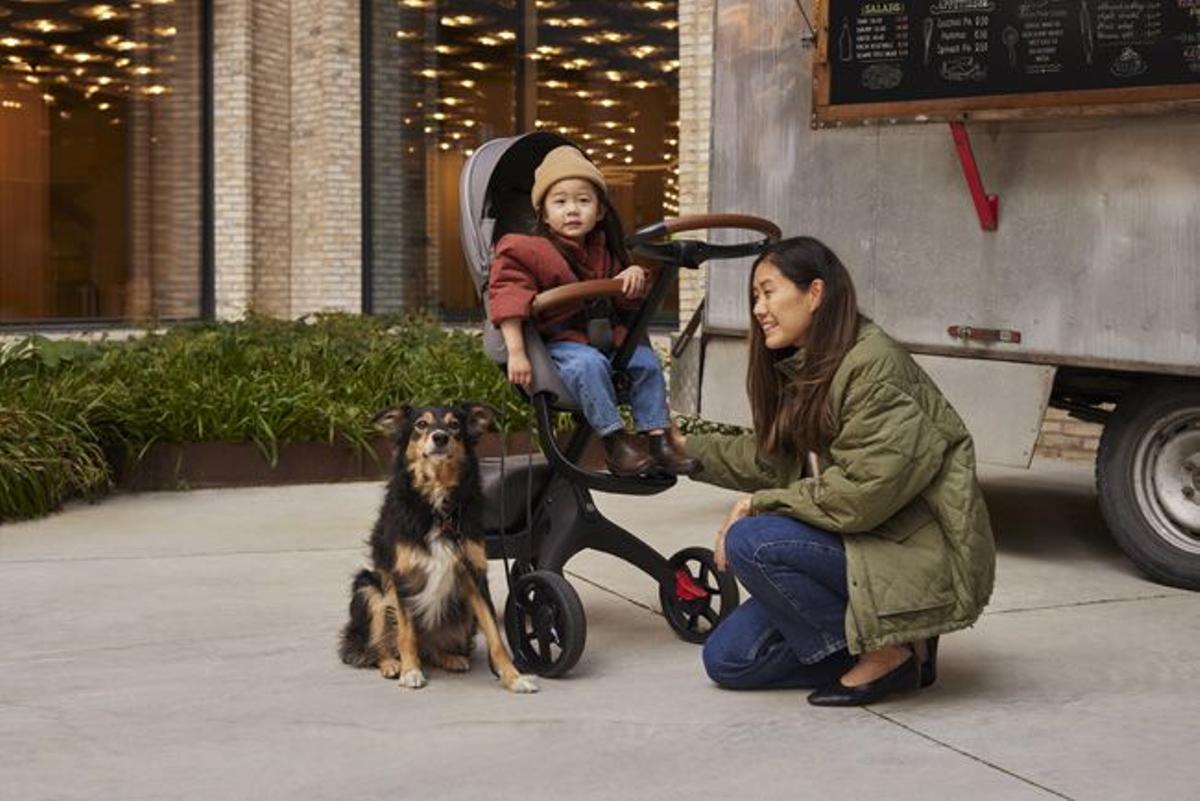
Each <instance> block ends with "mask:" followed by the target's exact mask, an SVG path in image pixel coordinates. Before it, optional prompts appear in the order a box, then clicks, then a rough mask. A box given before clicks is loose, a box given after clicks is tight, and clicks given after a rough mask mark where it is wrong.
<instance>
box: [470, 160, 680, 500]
mask: <svg viewBox="0 0 1200 801" xmlns="http://www.w3.org/2000/svg"><path fill="white" fill-rule="evenodd" d="M607 191H608V188H607V186H606V185H605V183H604V177H603V176H602V175H601V174H600V170H599V169H597V168H596V166H595V165H594V164H592V162H590V161H588V159H587V158H586V157H585V156H584V155H583V153H581V152H580V151H579V150H578V149H577V148H575V147H572V146H570V145H563V146H561V147H557V148H555V149H554V150H551V151H550V152H549V153H548V154H546V157H545V159H543V161H542V163H541V165H540V166H539V167H538V168H537V171H536V172H535V173H534V184H533V192H532V195H531V199H532V201H533V207H534V209H535V210H536V211H537V218H538V227H537V231H538V233H537V234H535V235H525V234H507V235H505V236H504V237H503V238H501V240H500V241H499V242H498V243H497V244H496V254H495V257H494V258H493V259H492V265H491V279H490V281H489V289H488V299H489V301H490V310H491V318H492V322H493V323H495V324H496V325H498V326H499V327H500V331H501V332H502V333H503V335H504V344H505V345H506V346H507V348H508V380H509V381H511V382H512V383H514V384H520V385H522V386H529V384H530V381H531V380H532V368H531V366H530V363H529V358H528V356H527V355H526V354H525V343H524V340H523V339H522V337H521V327H522V324H523V322H524V321H525V320H527V319H529V317H530V304H531V302H532V301H533V298H534V296H535V295H537V294H538V293H540V292H543V291H545V290H547V289H551V288H553V287H556V286H561V285H563V284H567V283H571V282H574V281H587V280H592V279H597V278H617V279H619V280H620V281H621V284H622V287H621V288H622V292H623V296H622V297H620V298H617V299H616V302H615V304H614V305H615V306H616V307H617V308H618V309H619V310H622V311H628V310H630V309H634V308H636V307H637V305H638V304H637V302H636V300H637V299H638V298H640V297H642V296H643V295H644V294H645V292H646V289H647V275H646V271H645V270H644V269H643V268H641V267H638V266H637V265H631V264H630V263H629V254H628V253H627V252H626V250H625V244H624V242H625V237H624V235H623V234H622V232H621V222H620V220H619V219H618V218H617V215H616V213H615V211H614V210H613V208H612V204H611V203H609V201H608V198H607V196H606V193H607ZM534 322H535V325H536V326H537V330H538V333H540V334H541V335H542V337H543V338H544V339H545V340H547V343H548V344H547V346H546V349H547V351H548V352H549V354H550V358H551V359H553V360H554V363H555V365H557V367H558V371H559V374H560V376H561V378H562V381H563V384H564V385H565V386H566V387H567V389H569V390H570V391H571V393H572V394H573V395H574V396H575V398H576V400H578V401H579V405H580V406H581V407H582V408H583V413H584V416H586V417H587V420H588V423H590V424H591V426H592V428H593V429H594V430H595V431H596V433H597V434H599V435H600V437H601V438H602V440H603V442H604V451H605V454H606V455H607V461H608V469H609V470H610V471H612V473H613V474H615V475H620V476H636V475H639V474H642V473H645V472H646V471H647V470H648V469H649V468H650V467H651V466H652V465H653V464H657V465H658V466H659V467H660V468H662V469H664V470H666V471H667V472H670V473H673V474H676V475H688V474H691V473H693V472H694V471H695V470H696V468H697V466H698V462H697V461H696V460H695V459H691V458H688V457H687V456H686V455H685V454H684V453H683V452H682V451H681V450H680V449H679V448H678V447H677V446H676V443H675V441H674V438H673V437H671V436H668V434H667V432H668V429H670V427H671V420H670V413H669V411H668V409H667V391H666V385H665V382H664V381H663V374H662V366H661V365H660V364H659V363H658V357H657V356H656V355H655V354H654V351H653V350H652V349H651V348H650V347H649V346H648V345H645V344H640V345H638V346H637V349H636V350H635V351H634V353H633V357H632V358H631V359H630V360H629V365H628V367H626V372H627V373H628V374H629V378H630V380H631V385H632V386H631V389H630V407H631V408H632V411H633V419H634V422H635V423H636V425H637V429H638V431H639V432H645V433H648V434H649V435H650V454H649V455H646V454H645V453H644V452H643V451H642V450H641V449H640V448H639V447H638V446H637V440H636V438H635V437H633V436H631V435H629V434H627V433H626V432H625V429H624V425H623V423H622V421H621V415H620V413H619V412H618V410H617V393H616V390H615V389H614V388H613V381H612V364H611V362H610V360H609V356H607V355H605V354H604V353H602V352H601V351H599V350H597V349H596V348H594V347H592V346H591V345H589V344H588V337H587V333H586V331H587V314H586V313H585V311H584V310H583V305H582V304H580V306H579V307H577V308H574V309H570V308H568V309H564V310H562V311H560V312H554V313H552V314H548V315H545V316H544V317H543V318H541V319H538V320H535V321H534ZM611 322H612V343H613V349H614V352H615V350H616V348H619V347H620V345H621V342H622V341H623V340H624V338H625V336H626V335H627V334H628V331H627V329H626V328H625V326H623V325H621V324H620V323H619V320H618V319H617V318H611ZM672 433H673V432H672Z"/></svg>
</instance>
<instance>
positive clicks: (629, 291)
mask: <svg viewBox="0 0 1200 801" xmlns="http://www.w3.org/2000/svg"><path fill="white" fill-rule="evenodd" d="M617 280H618V281H620V282H621V292H622V293H623V294H624V295H625V297H627V298H629V299H630V300H633V299H634V298H640V297H641V296H642V295H644V294H646V270H645V268H643V267H639V266H637V265H636V264H631V265H629V266H628V267H626V268H625V269H624V270H622V271H621V272H619V273H617Z"/></svg>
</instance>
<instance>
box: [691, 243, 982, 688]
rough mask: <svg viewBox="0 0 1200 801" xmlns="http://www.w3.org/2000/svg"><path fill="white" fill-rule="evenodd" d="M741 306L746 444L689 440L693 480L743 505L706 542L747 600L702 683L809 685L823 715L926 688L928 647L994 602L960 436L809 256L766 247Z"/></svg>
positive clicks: (834, 265)
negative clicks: (745, 328)
mask: <svg viewBox="0 0 1200 801" xmlns="http://www.w3.org/2000/svg"><path fill="white" fill-rule="evenodd" d="M750 295H751V304H752V306H753V315H754V321H755V324H753V325H751V333H750V369H749V374H748V379H747V386H748V391H749V394H750V404H751V408H752V411H753V419H754V433H752V434H745V435H736V436H728V435H693V436H690V437H688V438H687V440H686V448H687V452H688V454H689V455H691V456H694V457H696V458H697V459H699V460H700V462H701V464H702V465H703V469H702V471H701V472H700V474H699V476H698V478H699V479H700V480H702V481H708V482H710V483H713V484H717V485H719V486H723V487H728V488H731V489H738V490H742V491H746V492H752V493H753V494H752V495H749V496H748V497H746V498H743V499H742V500H740V501H738V502H737V504H735V506H734V508H733V510H732V511H731V512H730V514H729V517H728V518H727V520H726V521H725V525H724V526H723V527H722V529H721V531H720V533H719V534H718V535H717V542H716V553H717V564H718V566H720V567H722V569H724V568H725V565H729V567H731V568H732V570H733V572H734V574H735V575H736V576H737V578H738V579H739V580H740V581H741V582H742V584H743V585H744V586H745V587H746V588H747V589H748V590H749V591H750V595H751V598H749V599H748V600H747V601H746V602H745V603H744V604H742V605H741V606H740V607H738V608H737V609H736V610H735V611H734V612H733V614H732V615H731V616H730V617H729V618H728V619H726V620H725V621H724V622H722V623H721V625H720V627H718V628H717V630H716V631H715V632H713V634H712V636H710V637H709V639H708V642H707V643H706V645H705V648H704V665H705V669H706V670H707V672H708V674H709V676H710V677H711V678H712V679H713V680H714V681H716V682H717V683H718V684H721V685H722V686H725V687H730V688H737V689H750V688H759V687H815V688H817V689H816V690H815V691H814V692H813V693H812V694H811V695H809V697H808V700H809V702H810V703H813V704H817V705H823V706H857V705H862V704H869V703H874V702H876V701H878V700H880V699H881V698H883V697H885V696H887V695H888V694H890V693H892V692H896V691H904V690H910V689H915V688H917V687H927V686H929V685H930V684H932V683H933V682H934V680H935V679H936V675H937V673H936V670H937V664H936V659H937V642H938V639H937V637H938V635H939V634H942V633H944V632H949V631H953V630H955V629H960V628H964V627H966V626H969V625H971V624H972V623H974V622H975V620H976V619H977V618H978V617H979V613H980V612H981V611H982V609H983V607H984V606H985V605H986V604H987V601H988V598H989V596H990V595H991V591H992V578H993V573H994V568H995V550H994V546H993V543H992V533H991V527H990V524H989V522H988V514H987V508H986V507H985V506H984V502H983V497H982V495H981V494H980V490H979V485H978V483H977V482H976V479H975V454H974V446H973V445H972V442H971V437H970V435H969V434H968V433H967V430H966V428H965V427H964V426H963V423H962V421H961V420H960V419H959V417H958V415H957V414H956V413H955V411H954V409H952V408H951V407H950V404H949V403H947V401H946V399H945V398H943V397H942V395H941V393H940V392H939V391H938V389H937V387H936V386H935V385H934V383H933V381H931V380H930V379H929V377H928V376H927V375H926V374H925V373H924V372H923V371H922V370H921V368H920V367H918V366H917V364H916V363H915V362H914V361H913V360H912V358H911V357H910V356H909V355H908V353H906V352H905V351H904V350H903V349H902V348H901V347H900V346H899V345H897V344H896V343H895V342H893V341H892V340H891V339H890V338H889V337H888V336H887V334H885V333H884V332H883V331H882V330H880V328H879V327H878V326H876V325H875V324H873V323H872V322H871V321H870V320H868V319H867V318H865V317H864V316H863V315H861V314H860V313H859V311H858V304H857V300H856V298H855V292H854V285H853V283H852V282H851V280H850V275H849V273H848V272H847V271H846V268H845V267H844V266H843V265H842V263H841V262H840V261H839V260H838V258H837V256H835V255H834V254H833V252H832V251H830V250H829V249H828V248H827V247H825V246H824V245H823V244H821V243H820V242H818V241H816V240H815V239H811V238H808V237H797V238H794V239H788V240H784V241H782V242H779V243H778V244H777V245H775V246H773V247H772V248H770V249H769V250H768V251H767V252H766V253H764V254H763V256H762V257H761V258H759V260H758V261H757V262H756V263H755V265H754V269H753V271H752V273H751V290H750ZM810 452H812V453H811V454H810ZM812 454H815V455H812ZM808 465H811V467H809V469H808V470H807V474H806V466H808ZM814 473H815V474H814Z"/></svg>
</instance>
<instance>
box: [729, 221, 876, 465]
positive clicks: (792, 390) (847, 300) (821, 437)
mask: <svg viewBox="0 0 1200 801" xmlns="http://www.w3.org/2000/svg"><path fill="white" fill-rule="evenodd" d="M764 262H770V263H771V264H773V265H774V266H775V267H776V268H777V269H778V270H779V272H781V273H783V275H784V277H785V278H787V279H788V280H789V281H791V282H792V283H793V284H795V285H796V286H797V287H799V288H800V289H802V290H804V291H808V289H809V287H810V286H812V282H813V281H815V280H817V279H818V278H819V279H821V280H822V281H824V282H825V290H824V293H823V294H822V296H821V305H820V306H818V307H817V310H816V311H815V312H814V313H813V319H812V325H811V327H810V328H809V331H808V336H807V339H806V340H805V343H804V352H805V358H804V364H803V366H802V367H801V368H800V372H799V374H798V375H797V376H796V377H795V378H790V379H789V378H788V377H787V376H785V375H783V374H782V373H780V372H779V371H778V370H777V369H776V367H775V365H776V364H777V363H778V362H780V361H782V360H784V359H786V358H788V357H790V356H792V355H794V354H795V353H796V348H781V349H779V350H771V349H769V348H768V347H767V345H766V342H765V341H764V338H763V332H762V328H760V327H759V325H758V323H757V322H756V321H754V320H751V323H750V369H749V370H748V371H747V374H746V390H747V392H748V394H749V396H750V408H751V411H752V413H753V417H754V431H755V437H756V440H757V445H758V452H759V453H760V454H761V455H763V456H768V457H777V456H783V457H785V458H786V459H789V460H795V459H799V458H800V457H801V456H802V455H803V454H804V453H805V452H806V451H808V450H819V449H820V448H822V447H823V446H825V445H827V444H828V443H829V442H830V440H832V438H833V433H834V432H833V426H834V420H833V417H832V412H831V410H830V409H829V408H828V407H829V386H830V384H831V383H832V382H833V374H834V373H835V372H837V369H838V367H839V366H840V365H841V363H842V359H843V358H844V357H845V355H846V353H847V351H849V350H850V348H851V347H853V346H854V342H855V340H856V339H857V337H858V328H859V324H860V322H861V320H863V319H865V318H863V317H862V315H860V314H859V311H858V298H857V295H856V294H855V292H854V282H853V281H851V280H850V273H849V272H848V271H847V270H846V267H845V265H843V264H842V262H841V260H840V259H838V257H837V255H836V254H834V252H833V251H832V250H830V249H829V248H828V247H826V246H825V245H824V244H822V243H821V242H819V241H817V240H816V239H813V238H812V237H808V236H798V237H794V238H792V239H785V240H783V241H781V242H778V243H776V244H775V245H772V246H771V247H770V248H768V249H767V250H766V251H765V252H764V253H763V254H762V255H761V256H759V257H758V259H757V260H756V261H755V262H754V269H752V270H751V271H750V305H751V308H753V306H754V273H755V271H756V270H757V269H758V266H759V265H760V264H763V263H764Z"/></svg>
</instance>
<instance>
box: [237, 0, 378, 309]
mask: <svg viewBox="0 0 1200 801" xmlns="http://www.w3.org/2000/svg"><path fill="white" fill-rule="evenodd" d="M213 15H214V19H213V22H214V32H215V42H214V47H215V49H214V94H215V105H216V119H215V121H214V124H215V131H214V137H215V142H214V147H215V155H216V172H215V182H216V188H215V192H216V220H215V234H216V254H215V255H216V284H217V287H216V289H217V316H218V317H220V318H222V319H236V318H239V317H241V316H243V315H244V314H245V313H246V312H248V311H251V310H257V311H260V312H264V313H268V314H272V315H276V316H280V317H299V316H301V315H303V314H306V313H309V312H313V311H321V310H342V311H358V310H359V309H360V308H361V306H362V281H361V273H362V252H361V241H362V236H361V233H362V216H361V215H362V198H361V192H362V183H361V181H362V171H361V157H362V148H361V146H360V142H361V129H360V124H361V104H360V102H359V84H360V81H359V72H360V61H359V4H358V3H357V2H355V1H354V0H324V1H323V2H319V1H318V0H253V1H251V0H216V2H215V3H214V7H213Z"/></svg>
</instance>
